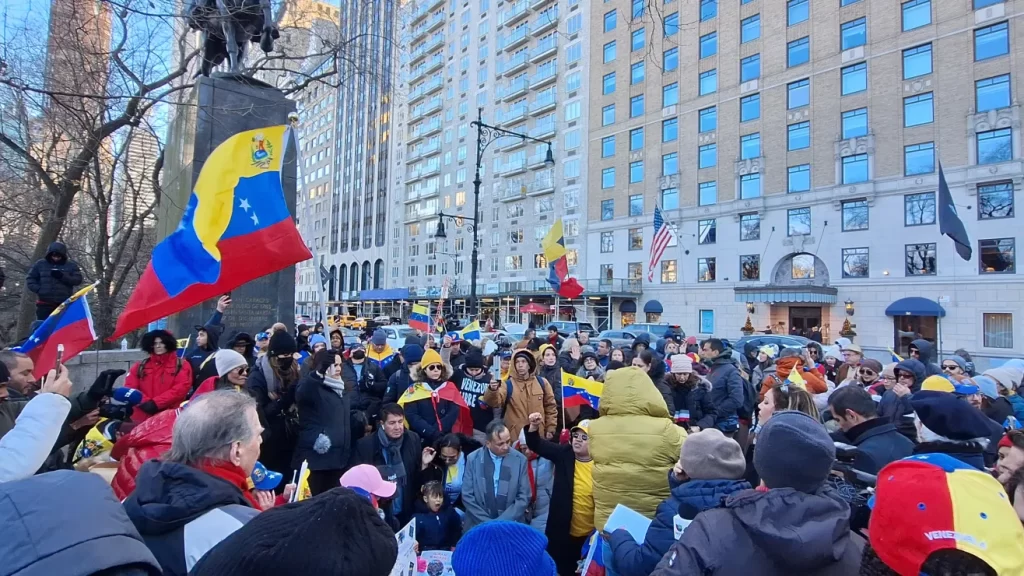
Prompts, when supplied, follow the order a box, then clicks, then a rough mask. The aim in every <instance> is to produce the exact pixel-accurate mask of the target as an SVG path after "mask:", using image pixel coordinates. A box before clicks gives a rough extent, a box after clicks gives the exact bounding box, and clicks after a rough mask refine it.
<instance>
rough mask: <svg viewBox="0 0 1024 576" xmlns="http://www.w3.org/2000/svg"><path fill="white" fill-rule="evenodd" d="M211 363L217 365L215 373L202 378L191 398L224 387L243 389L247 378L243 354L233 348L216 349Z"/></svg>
mask: <svg viewBox="0 0 1024 576" xmlns="http://www.w3.org/2000/svg"><path fill="white" fill-rule="evenodd" d="M213 363H214V365H215V366H216V367H217V375H216V376H210V377H209V378H207V379H206V380H204V381H203V383H202V384H200V385H199V388H196V391H195V392H194V393H193V394H192V396H191V398H195V397H196V396H199V395H200V394H204V393H206V392H213V391H214V390H221V389H224V388H234V389H235V390H244V389H245V382H246V380H248V378H249V363H248V361H246V359H245V356H242V355H241V354H239V353H238V352H235V351H234V350H228V349H224V350H217V352H216V353H214V355H213ZM191 398H190V399H191Z"/></svg>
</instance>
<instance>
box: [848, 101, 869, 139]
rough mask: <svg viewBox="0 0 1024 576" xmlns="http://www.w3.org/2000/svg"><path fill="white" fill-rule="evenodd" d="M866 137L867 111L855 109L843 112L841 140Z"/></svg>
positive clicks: (865, 109)
mask: <svg viewBox="0 0 1024 576" xmlns="http://www.w3.org/2000/svg"><path fill="white" fill-rule="evenodd" d="M867 135H868V109H867V108H857V109H856V110H847V111H846V112H843V139H844V140H845V139H847V138H856V137H858V136H867Z"/></svg>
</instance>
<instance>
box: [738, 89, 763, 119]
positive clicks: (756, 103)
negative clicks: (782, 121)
mask: <svg viewBox="0 0 1024 576" xmlns="http://www.w3.org/2000/svg"><path fill="white" fill-rule="evenodd" d="M760 117H761V95H760V94H751V95H750V96H744V97H743V98H740V122H748V121H750V120H757V119H758V118H760Z"/></svg>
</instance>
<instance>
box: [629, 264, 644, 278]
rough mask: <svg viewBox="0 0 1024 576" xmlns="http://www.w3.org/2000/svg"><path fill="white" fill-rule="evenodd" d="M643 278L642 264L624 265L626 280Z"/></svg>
mask: <svg viewBox="0 0 1024 576" xmlns="http://www.w3.org/2000/svg"><path fill="white" fill-rule="evenodd" d="M643 277H644V264H643V262H630V263H629V264H627V265H626V278H627V279H629V280H640V279H642V278H643Z"/></svg>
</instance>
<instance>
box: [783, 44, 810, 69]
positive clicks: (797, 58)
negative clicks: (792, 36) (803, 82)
mask: <svg viewBox="0 0 1024 576" xmlns="http://www.w3.org/2000/svg"><path fill="white" fill-rule="evenodd" d="M810 59H811V39H810V37H809V36H804V37H803V38H798V39H796V40H793V41H792V42H790V43H789V44H787V45H786V66H787V67H789V68H793V67H794V66H799V65H801V64H806V63H807V61H808V60H810Z"/></svg>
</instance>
